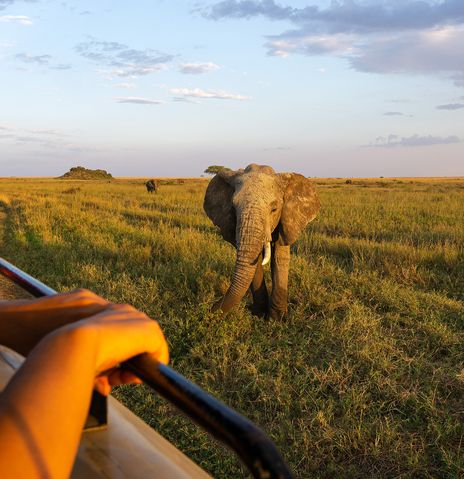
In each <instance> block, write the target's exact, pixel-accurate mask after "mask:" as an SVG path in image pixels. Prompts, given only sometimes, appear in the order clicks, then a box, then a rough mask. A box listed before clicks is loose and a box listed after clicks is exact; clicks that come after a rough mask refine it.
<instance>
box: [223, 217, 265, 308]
mask: <svg viewBox="0 0 464 479" xmlns="http://www.w3.org/2000/svg"><path fill="white" fill-rule="evenodd" d="M260 217H261V215H259V214H258V213H257V212H256V211H253V208H250V209H249V210H248V211H247V212H244V213H242V214H241V215H238V218H237V240H236V241H237V260H236V262H235V269H234V275H233V277H232V283H231V285H230V286H229V289H228V290H227V292H226V294H225V295H224V297H223V298H222V300H221V301H219V302H218V303H217V304H216V305H215V307H214V309H216V310H217V309H221V310H222V311H223V312H224V313H227V312H228V311H230V310H231V309H232V308H233V307H234V306H236V305H237V304H238V303H239V302H240V301H241V299H242V298H243V296H245V293H246V292H247V290H248V288H249V287H250V284H251V281H252V280H253V276H254V275H255V271H256V267H257V264H258V258H259V257H260V254H261V252H262V250H263V245H264V238H265V235H264V228H263V226H262V222H261V221H260Z"/></svg>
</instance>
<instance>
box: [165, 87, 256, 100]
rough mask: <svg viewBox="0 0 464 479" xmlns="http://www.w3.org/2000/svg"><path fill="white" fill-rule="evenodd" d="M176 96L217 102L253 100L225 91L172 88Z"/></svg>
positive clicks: (171, 90)
mask: <svg viewBox="0 0 464 479" xmlns="http://www.w3.org/2000/svg"><path fill="white" fill-rule="evenodd" d="M169 91H170V92H171V93H172V94H174V95H179V96H182V97H192V98H207V99H211V98H213V99H217V100H240V101H244V100H251V97H249V96H244V95H238V94H235V93H230V92H227V91H224V90H202V89H201V88H171V89H170V90H169Z"/></svg>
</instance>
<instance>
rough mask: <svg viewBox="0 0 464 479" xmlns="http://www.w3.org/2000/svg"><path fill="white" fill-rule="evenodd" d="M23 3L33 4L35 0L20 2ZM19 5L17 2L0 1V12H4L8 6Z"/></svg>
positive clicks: (16, 0)
mask: <svg viewBox="0 0 464 479" xmlns="http://www.w3.org/2000/svg"><path fill="white" fill-rule="evenodd" d="M22 1H23V2H25V3H34V2H36V0H22ZM15 3H19V2H18V0H0V10H4V9H5V8H6V7H8V6H9V5H13V4H15Z"/></svg>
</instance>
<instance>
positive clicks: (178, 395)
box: [0, 258, 292, 479]
mask: <svg viewBox="0 0 464 479" xmlns="http://www.w3.org/2000/svg"><path fill="white" fill-rule="evenodd" d="M0 273H1V275H3V276H4V277H5V278H6V279H3V280H2V281H3V283H0V300H3V299H13V298H25V297H31V296H32V297H42V296H49V295H53V294H56V291H54V290H53V289H51V288H50V287H48V286H46V285H45V284H43V283H41V282H40V281H38V280H36V279H35V278H33V277H31V276H29V275H28V274H26V273H25V272H24V271H21V270H20V269H19V268H16V267H15V266H13V265H12V264H10V263H8V262H7V261H5V260H3V259H2V258H0ZM1 275H0V279H1ZM23 360H24V358H23V357H22V356H20V355H18V354H17V353H15V352H13V351H11V350H9V349H8V348H5V347H0V390H2V389H3V388H4V387H5V385H6V384H7V383H8V381H9V379H10V378H11V377H12V376H13V374H14V373H15V371H16V370H17V369H18V368H19V367H20V365H21V363H22V361H23ZM124 367H125V368H127V369H128V370H130V371H132V372H134V373H135V374H136V375H137V376H139V377H140V378H141V379H142V380H143V381H144V382H145V384H147V385H148V386H150V387H151V388H152V389H153V390H154V391H156V393H158V394H159V395H161V396H162V397H163V398H165V399H166V400H167V401H169V402H170V403H172V404H173V405H175V406H176V407H177V408H178V409H179V410H181V411H182V412H183V413H184V414H186V415H187V416H188V417H189V418H190V419H191V420H192V421H194V422H196V423H197V424H198V425H199V426H200V427H202V428H203V429H204V430H206V431H208V432H209V433H210V434H211V435H212V436H213V437H214V438H216V439H217V440H219V441H220V442H222V443H224V444H225V445H226V446H228V447H229V448H231V449H232V450H233V451H235V452H236V454H237V455H238V456H239V458H240V460H241V461H242V462H243V463H244V465H245V466H246V467H247V468H248V470H249V472H250V473H251V475H252V476H253V477H255V478H257V479H258V478H259V479H290V478H292V474H291V472H290V471H289V469H288V467H287V465H286V464H285V462H284V461H283V459H282V457H281V455H280V453H279V452H278V451H277V449H276V448H275V446H274V444H273V443H272V442H271V441H270V439H269V438H268V437H267V436H266V434H265V433H264V432H263V431H261V430H260V429H259V428H258V427H257V426H256V425H255V424H253V423H252V422H251V421H249V420H248V419H246V418H244V417H243V416H241V415H240V414H238V413H237V412H235V411H233V410H231V409H230V408H228V407H227V406H225V405H224V404H223V403H221V402H220V401H218V400H217V399H215V398H214V397H212V396H211V395H209V394H207V393H206V392H205V391H203V390H202V389H201V388H199V387H198V386H196V385H195V384H193V383H191V382H190V381H188V380H187V379H186V378H184V377H183V376H181V375H180V374H178V373H177V372H175V371H174V370H173V369H171V368H169V367H168V366H165V365H163V364H160V363H158V362H156V361H154V360H152V359H151V358H150V357H148V356H144V355H140V356H138V357H136V358H133V359H131V360H130V361H127V362H126V363H125V364H124ZM71 477H72V478H75V479H77V478H79V479H84V478H85V479H93V478H102V477H104V478H118V479H120V478H135V479H137V478H140V479H142V478H149V477H159V478H161V477H162V478H163V479H171V478H172V479H174V478H176V479H206V478H210V477H211V476H209V475H208V474H207V473H206V472H205V471H204V470H203V469H201V468H200V467H199V466H197V465H196V464H195V463H193V462H192V461H191V460H190V459H188V458H187V457H186V456H185V455H184V454H183V453H182V452H180V451H179V450H178V449H176V448H175V447H174V446H173V445H172V444H171V443H169V442H168V441H167V440H166V439H164V438H163V437H162V436H161V435H160V434H158V433H157V432H156V431H155V430H153V429H152V428H150V427H149V426H148V425H146V424H145V423H144V422H143V421H142V420H140V419H139V418H138V417H136V416H135V415H134V414H133V413H132V412H130V411H129V409H127V408H126V407H124V406H123V405H122V404H121V403H120V402H119V401H117V400H116V399H114V398H113V397H109V398H105V397H104V396H101V395H100V394H98V393H97V392H94V395H93V398H92V403H91V406H90V411H89V416H88V419H87V424H86V426H85V429H84V434H83V435H82V438H81V443H80V446H79V450H78V455H77V458H76V461H75V464H74V468H73V472H72V475H71Z"/></svg>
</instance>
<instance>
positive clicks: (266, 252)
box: [261, 241, 271, 266]
mask: <svg viewBox="0 0 464 479" xmlns="http://www.w3.org/2000/svg"><path fill="white" fill-rule="evenodd" d="M270 260H271V242H270V241H267V242H266V244H265V245H264V248H263V262H262V263H261V264H262V265H263V266H264V265H266V264H268V263H269V261H270Z"/></svg>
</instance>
